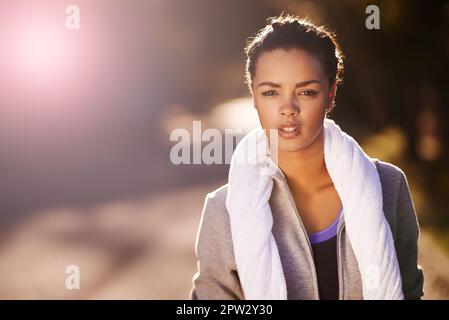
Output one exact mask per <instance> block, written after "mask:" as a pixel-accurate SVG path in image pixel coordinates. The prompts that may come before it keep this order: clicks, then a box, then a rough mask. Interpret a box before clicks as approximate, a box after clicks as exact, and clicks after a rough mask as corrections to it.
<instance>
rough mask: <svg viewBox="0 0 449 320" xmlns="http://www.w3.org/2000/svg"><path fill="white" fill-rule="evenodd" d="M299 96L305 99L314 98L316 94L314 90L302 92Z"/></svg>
mask: <svg viewBox="0 0 449 320" xmlns="http://www.w3.org/2000/svg"><path fill="white" fill-rule="evenodd" d="M299 94H300V95H302V96H306V97H315V96H316V95H317V92H316V91H315V90H304V91H301V92H300V93H299Z"/></svg>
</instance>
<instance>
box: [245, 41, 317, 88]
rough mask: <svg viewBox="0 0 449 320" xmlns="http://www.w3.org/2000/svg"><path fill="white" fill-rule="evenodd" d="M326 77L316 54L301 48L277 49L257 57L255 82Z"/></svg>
mask: <svg viewBox="0 0 449 320" xmlns="http://www.w3.org/2000/svg"><path fill="white" fill-rule="evenodd" d="M311 79H321V80H324V79H325V73H324V70H323V66H322V64H321V63H320V61H319V60H318V58H316V57H315V56H314V55H312V54H309V53H308V52H306V51H304V50H299V49H291V50H288V51H287V50H284V49H276V50H273V51H270V52H264V53H262V54H261V55H260V57H259V59H257V64H256V75H255V78H254V80H255V81H254V82H255V83H257V82H261V81H273V82H284V81H290V80H291V81H295V82H296V81H307V80H311Z"/></svg>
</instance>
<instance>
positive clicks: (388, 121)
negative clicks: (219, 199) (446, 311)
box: [0, 0, 449, 299]
mask: <svg viewBox="0 0 449 320" xmlns="http://www.w3.org/2000/svg"><path fill="white" fill-rule="evenodd" d="M70 4H73V5H76V6H78V8H79V10H80V29H79V30H76V29H75V30H70V29H67V28H66V26H65V21H66V18H67V14H66V13H65V9H66V7H67V6H68V5H70ZM371 4H375V5H377V6H378V7H379V9H380V29H379V30H368V29H367V28H366V27H365V20H366V18H367V17H368V14H366V13H365V9H366V7H367V6H368V5H371ZM281 12H285V13H291V14H297V15H300V16H303V17H309V18H310V19H311V20H312V21H313V22H315V23H318V24H326V25H328V26H329V27H331V28H333V29H334V30H335V31H336V32H337V35H338V39H339V41H340V43H341V46H342V48H343V51H344V52H345V54H346V56H347V60H346V66H345V68H346V71H345V76H344V85H343V86H342V87H340V88H339V90H338V94H337V107H336V108H335V109H334V111H333V112H332V115H331V117H332V118H333V119H335V120H336V121H337V122H338V123H339V124H340V125H341V127H342V128H343V130H345V131H346V132H348V133H349V134H351V135H352V136H354V137H355V138H356V140H357V141H359V143H360V144H361V145H362V147H363V148H364V149H365V151H366V152H367V153H368V154H369V155H371V156H373V157H377V158H379V159H381V160H384V161H388V162H391V163H393V164H396V165H398V166H399V167H401V168H402V169H403V170H404V172H405V173H406V175H407V178H408V181H409V184H410V187H411V191H412V197H413V200H414V204H415V207H416V210H417V213H418V216H419V220H420V224H421V238H420V248H419V249H420V253H419V254H420V256H419V263H420V264H421V265H422V266H423V268H424V270H425V277H426V278H425V296H424V298H426V299H448V298H449V271H448V270H449V209H448V208H449V197H448V192H449V165H448V164H449V161H448V155H449V150H448V142H447V141H448V139H449V126H448V125H447V123H446V122H447V121H448V120H449V116H448V115H449V114H448V113H449V111H448V110H449V90H448V89H449V77H448V72H449V1H447V0H444V1H443V0H435V1H432V2H431V3H430V2H425V1H406V0H394V1H390V0H388V1H387V0H384V1H356V0H353V1H350V0H328V1H317V0H315V1H292V0H258V1H255V0H254V1H237V0H232V1H215V0H212V1H211V0H188V1H181V0H148V1H143V0H133V1H124V0H73V1H64V0H54V1H47V0H39V1H33V0H29V1H23V0H2V1H0V298H2V299H50V298H57V299H187V298H188V293H189V290H190V288H191V285H192V276H193V274H194V272H195V271H196V268H197V266H196V259H195V253H194V245H195V237H196V232H197V229H198V226H199V221H200V216H201V209H202V205H203V201H204V197H205V195H206V194H207V193H208V192H210V191H212V190H214V189H216V188H217V187H219V186H221V185H223V184H225V183H226V178H227V171H228V169H229V166H228V165H227V164H212V165H206V164H190V165H186V164H184V165H175V164H173V163H172V162H171V161H170V149H171V148H172V147H173V145H174V144H175V142H173V141H170V133H171V132H172V130H174V129H177V128H185V129H186V130H188V131H189V132H191V131H192V126H193V121H194V120H200V121H201V124H202V130H204V129H206V128H218V129H220V130H223V129H224V128H232V127H238V128H251V127H252V126H254V125H255V124H256V123H257V118H256V114H255V113H254V112H253V109H252V107H251V98H250V95H249V92H248V90H247V88H246V87H245V84H244V62H245V60H244V59H245V57H244V52H243V48H244V45H245V41H246V38H247V37H249V36H253V35H254V34H255V33H256V32H257V30H259V29H260V28H262V27H263V26H264V25H265V23H266V19H267V18H268V17H270V16H274V15H279V14H280V13H281ZM189 147H190V145H189ZM69 265H77V266H79V269H80V289H79V290H68V289H67V288H66V286H65V281H66V279H67V277H68V276H69V275H68V274H66V273H65V270H66V267H67V266H69Z"/></svg>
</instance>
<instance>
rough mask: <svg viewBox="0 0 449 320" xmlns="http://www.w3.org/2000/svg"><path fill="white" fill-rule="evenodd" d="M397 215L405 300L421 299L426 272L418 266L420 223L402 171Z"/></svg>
mask: <svg viewBox="0 0 449 320" xmlns="http://www.w3.org/2000/svg"><path fill="white" fill-rule="evenodd" d="M401 175H402V176H401V183H400V187H399V197H398V203H397V213H396V219H397V220H396V243H395V245H396V251H397V255H398V261H399V267H400V270H401V275H402V289H403V292H404V299H407V300H412V299H421V297H422V296H423V295H424V292H423V286H424V272H423V269H422V267H421V266H420V265H418V240H419V233H420V229H419V223H418V218H417V215H416V211H415V206H414V204H413V200H412V197H411V194H410V188H409V184H408V181H407V178H406V176H405V174H404V173H403V172H402V171H401Z"/></svg>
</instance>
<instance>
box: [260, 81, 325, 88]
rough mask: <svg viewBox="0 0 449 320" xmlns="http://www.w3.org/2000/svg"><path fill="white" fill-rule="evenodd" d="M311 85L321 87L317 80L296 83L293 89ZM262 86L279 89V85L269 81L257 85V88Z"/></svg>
mask: <svg viewBox="0 0 449 320" xmlns="http://www.w3.org/2000/svg"><path fill="white" fill-rule="evenodd" d="M312 83H318V84H319V85H321V82H320V81H318V80H307V81H301V82H298V83H297V84H296V85H295V88H299V87H305V86H308V85H309V84H312ZM264 85H265V86H270V87H274V88H280V87H281V85H280V84H278V83H275V82H270V81H264V82H261V83H259V84H258V85H257V88H258V87H260V86H264Z"/></svg>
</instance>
